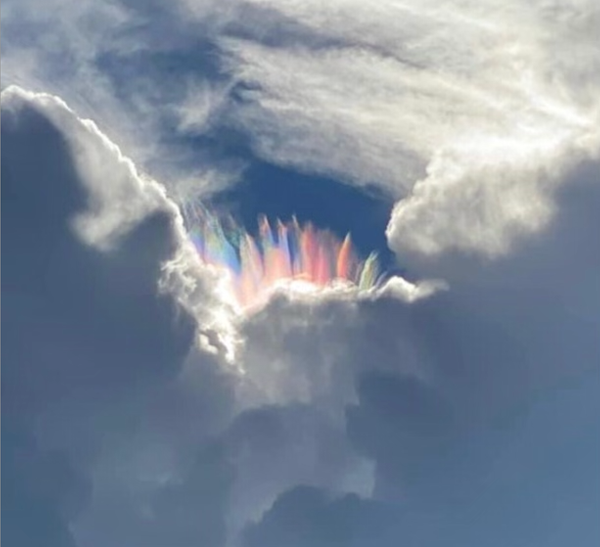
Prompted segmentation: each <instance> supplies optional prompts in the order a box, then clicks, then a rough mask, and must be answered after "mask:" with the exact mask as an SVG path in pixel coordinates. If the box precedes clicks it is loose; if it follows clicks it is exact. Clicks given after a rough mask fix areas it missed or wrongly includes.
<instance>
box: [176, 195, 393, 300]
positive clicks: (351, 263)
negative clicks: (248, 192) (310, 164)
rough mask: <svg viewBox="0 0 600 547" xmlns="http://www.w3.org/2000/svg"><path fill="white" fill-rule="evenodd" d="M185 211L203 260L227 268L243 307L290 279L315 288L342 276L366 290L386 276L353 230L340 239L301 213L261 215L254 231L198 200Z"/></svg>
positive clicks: (324, 285)
mask: <svg viewBox="0 0 600 547" xmlns="http://www.w3.org/2000/svg"><path fill="white" fill-rule="evenodd" d="M183 212H184V217H185V221H186V224H187V227H188V231H189V233H190V237H191V239H192V241H193V243H194V245H195V247H196V249H197V251H198V254H199V255H200V258H201V260H202V261H203V262H204V263H205V264H208V265H211V266H213V267H217V268H220V269H222V270H224V271H225V272H227V273H228V275H229V278H230V281H231V283H232V291H233V293H234V295H235V298H236V300H237V302H238V304H239V305H240V307H242V308H247V307H249V306H252V305H253V304H256V303H257V302H259V301H261V300H262V299H263V298H264V297H265V296H266V295H267V294H268V293H269V292H270V291H271V290H272V289H273V288H274V287H276V286H278V285H280V284H281V283H283V282H286V281H300V282H303V284H304V285H305V286H307V285H308V286H312V287H313V288H319V287H327V286H331V285H334V284H336V283H339V282H343V283H347V284H349V285H352V286H355V287H356V288H358V289H359V290H367V289H370V288H373V287H376V286H377V285H379V284H380V282H381V281H382V280H383V278H384V274H383V273H382V272H381V268H380V265H379V262H378V259H377V255H376V254H375V253H371V254H370V255H369V256H368V257H367V258H366V260H362V259H361V258H360V256H359V254H358V253H357V251H356V250H355V249H354V247H353V245H352V241H351V239H350V234H348V235H346V237H345V238H344V240H343V241H340V239H338V238H337V237H336V236H335V235H334V234H333V233H332V232H330V231H328V230H320V229H317V228H315V227H314V226H313V225H312V224H310V223H306V224H300V223H299V222H298V221H297V219H296V218H293V219H292V220H290V221H287V222H282V221H280V220H277V221H276V222H274V223H272V224H271V223H269V220H268V219H267V218H266V217H265V216H261V217H260V218H259V222H258V233H257V234H256V235H255V236H253V235H251V234H249V233H248V232H247V231H246V230H245V229H244V228H243V227H241V226H240V225H239V224H237V223H236V222H235V221H234V220H233V219H232V218H231V217H226V218H224V219H220V218H219V217H218V216H216V215H213V214H212V213H210V212H209V211H208V210H207V209H206V208H205V207H203V206H202V205H201V204H199V203H197V202H192V203H187V204H185V205H184V207H183Z"/></svg>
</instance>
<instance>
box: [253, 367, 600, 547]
mask: <svg viewBox="0 0 600 547" xmlns="http://www.w3.org/2000/svg"><path fill="white" fill-rule="evenodd" d="M386 380H387V382H386V381H384V379H383V378H377V379H375V380H373V379H371V380H369V381H368V382H369V385H368V386H367V387H364V388H363V389H362V396H361V401H360V404H359V405H358V407H357V409H355V410H353V412H350V414H349V422H350V425H351V424H352V422H353V421H355V420H356V419H357V418H355V417H353V416H355V414H356V412H362V414H363V419H364V422H363V423H364V428H363V430H362V431H361V432H360V433H362V436H360V437H359V439H360V442H361V444H362V445H363V446H365V447H369V449H370V450H372V451H373V452H374V453H376V454H377V463H378V473H379V475H380V476H379V481H380V482H386V481H390V482H391V483H392V484H398V477H397V474H398V472H399V471H401V472H402V473H403V474H404V475H403V477H402V478H403V479H404V480H403V482H402V486H403V488H397V489H395V491H394V493H395V498H396V499H395V500H392V499H388V501H385V502H382V501H373V500H364V499H360V498H358V497H357V496H353V495H352V496H344V497H335V496H332V495H330V494H328V493H327V492H325V491H323V490H320V489H317V488H308V487H298V488H294V489H291V490H289V491H287V492H286V493H284V494H282V495H281V496H280V497H279V498H278V499H277V501H276V502H275V503H274V504H273V506H272V508H271V509H270V510H269V511H268V512H267V513H266V514H265V515H264V516H263V518H262V519H261V520H260V521H259V522H258V523H255V524H252V525H250V526H249V527H248V528H247V530H246V533H245V545H247V546H248V547H255V546H258V545H260V546H263V547H268V546H271V545H273V546H275V545H283V544H285V545H293V546H297V547H309V546H310V547H314V546H328V547H329V546H345V547H350V546H352V547H359V546H361V547H362V546H367V545H368V546H373V545H376V546H382V547H383V546H388V545H389V546H391V545H399V544H400V545H415V546H416V545H428V546H431V547H434V546H442V545H444V546H457V547H458V546H459V545H463V546H464V545H486V546H498V547H500V546H502V545H515V546H523V547H525V546H529V547H536V546H540V547H541V546H543V545H552V546H557V547H558V546H560V545H565V544H569V543H571V542H575V543H576V544H578V545H585V546H588V545H589V546H591V545H595V544H596V543H597V542H598V540H599V539H600V526H599V525H598V523H597V519H596V517H595V515H596V512H597V509H598V507H599V506H600V470H599V469H598V466H597V464H596V461H597V460H598V459H599V458H600V441H599V439H600V420H599V419H598V416H599V415H600V413H599V412H598V411H599V410H600V408H599V406H598V405H599V404H598V401H599V400H600V399H599V395H600V376H599V375H598V374H597V373H594V374H591V375H590V374H588V375H585V376H584V377H582V378H578V379H577V381H573V382H571V383H569V384H567V385H565V386H563V387H561V388H559V389H557V390H554V391H550V392H546V393H544V394H542V395H540V397H539V399H538V400H537V401H535V403H533V404H531V405H530V406H528V407H526V408H523V409H521V410H520V411H519V412H513V413H511V414H508V415H505V416H503V417H501V418H499V419H498V420H497V421H495V422H494V423H493V424H489V426H488V427H486V428H480V429H479V430H478V431H473V430H471V431H470V432H468V433H466V432H464V431H463V432H461V433H460V434H459V433H456V434H455V435H453V436H446V443H445V444H438V445H437V446H433V445H432V444H431V443H425V444H424V443H423V442H421V443H419V442H417V443H415V442H414V439H410V438H408V435H412V436H413V437H423V436H427V437H430V438H431V435H432V433H433V432H434V431H435V432H436V437H437V438H438V439H439V438H440V426H441V425H442V424H446V423H447V420H446V419H444V418H442V417H441V415H440V414H438V412H437V410H434V411H432V409H433V408H436V409H440V408H441V405H440V404H439V402H435V400H436V397H435V396H434V395H433V394H432V392H431V391H430V390H429V388H423V387H417V386H415V385H412V386H411V389H410V391H406V390H404V388H405V387H408V385H409V384H411V383H412V382H410V381H408V382H406V381H404V380H401V379H396V380H394V379H393V378H387V379H386ZM389 384H391V386H390V385H389ZM375 391H377V392H379V393H377V394H375V393H374V392H375ZM415 392H416V393H421V395H415ZM392 393H393V394H395V395H401V394H404V395H408V396H407V399H408V401H404V402H390V395H391V394H392ZM373 400H375V401H379V402H377V403H375V404H376V405H377V406H378V407H379V410H380V411H383V412H374V411H373V410H372V409H369V407H372V406H374V403H373V402H372V401H373ZM386 400H387V401H388V402H387V403H386ZM417 401H418V402H417ZM363 406H365V407H366V409H362V408H361V407H363ZM400 407H402V408H403V410H404V412H403V413H402V414H400V413H396V414H394V410H396V411H398V410H400ZM404 416H408V417H404ZM396 422H398V427H394V425H393V424H395V423H396ZM408 422H411V423H412V424H413V425H414V424H416V423H418V422H420V423H422V424H427V426H426V427H425V428H423V429H421V428H416V429H415V428H413V427H412V426H408V427H407V425H406V424H407V423H408ZM403 424H404V425H403ZM434 424H435V426H434ZM354 427H356V426H354ZM444 427H445V426H444ZM411 429H412V433H410V434H407V430H411ZM442 429H443V428H442ZM355 436H356V434H355ZM407 452H409V453H412V455H413V456H414V457H413V458H412V460H413V461H412V465H408V466H407V465H405V464H406V462H407V457H406V453H407ZM394 458H395V459H396V462H395V464H392V461H393V459H394ZM423 468H427V472H426V473H420V472H419V470H423ZM386 494H387V495H388V496H389V494H390V492H389V489H388V490H387V492H386Z"/></svg>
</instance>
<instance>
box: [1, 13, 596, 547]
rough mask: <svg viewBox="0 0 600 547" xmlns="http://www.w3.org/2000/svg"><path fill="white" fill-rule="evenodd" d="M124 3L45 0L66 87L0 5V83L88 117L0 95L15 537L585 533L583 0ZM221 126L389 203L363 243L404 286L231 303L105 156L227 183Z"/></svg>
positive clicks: (588, 309)
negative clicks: (2, 50) (20, 84)
mask: <svg viewBox="0 0 600 547" xmlns="http://www.w3.org/2000/svg"><path fill="white" fill-rule="evenodd" d="M124 6H125V7H123V6H120V7H119V8H115V9H116V11H114V12H111V13H112V15H111V14H108V15H107V14H104V15H103V16H102V17H101V18H100V19H96V20H97V21H100V22H101V24H99V25H100V26H99V27H95V26H94V25H93V24H92V23H91V22H90V21H92V22H93V21H94V17H90V18H88V16H89V15H90V14H92V15H93V14H97V13H98V10H99V11H100V12H102V10H103V9H105V8H97V9H96V8H87V7H85V8H84V7H82V8H77V9H76V10H73V11H72V12H71V11H70V10H69V9H68V7H69V5H68V4H65V3H60V5H59V6H58V5H57V9H56V17H59V16H60V17H64V19H65V23H64V25H66V27H64V30H65V32H64V33H63V34H64V35H65V36H79V39H80V40H82V41H83V42H85V47H83V49H82V50H81V51H80V52H79V53H78V55H77V56H75V60H74V62H73V63H72V64H70V65H69V66H72V67H76V68H74V69H73V73H72V74H71V73H69V74H67V75H61V73H60V72H56V73H54V72H52V70H54V69H56V67H57V66H58V65H59V64H60V63H57V61H56V58H59V59H63V57H61V55H65V56H67V57H68V54H69V52H70V51H71V48H72V47H75V49H76V44H78V43H80V42H78V41H77V40H75V41H71V40H70V39H66V40H65V43H64V44H62V41H61V40H60V39H57V40H58V42H59V43H58V45H57V44H54V43H53V42H52V40H51V36H50V34H49V33H48V32H47V29H49V28H53V29H54V30H53V33H54V34H56V30H55V27H53V25H55V24H56V21H54V18H55V16H54V15H51V16H50V15H49V16H46V15H44V16H43V17H42V16H40V18H41V19H42V20H40V21H38V23H39V25H40V28H39V30H40V32H39V34H37V35H36V36H39V39H40V42H39V47H38V46H36V47H35V48H33V49H32V48H30V47H29V46H28V45H27V44H20V43H19V41H18V40H17V38H15V36H16V35H17V34H18V33H17V32H16V31H17V30H19V29H21V30H23V31H24V30H25V29H30V31H31V32H33V30H31V29H33V28H34V27H31V28H30V27H29V26H27V25H29V24H30V23H31V22H32V21H33V19H35V18H33V19H32V14H31V13H29V11H32V12H33V11H35V10H25V11H19V10H17V9H16V8H15V7H14V5H13V6H11V8H10V9H11V10H12V13H11V14H10V17H9V19H11V20H12V23H11V24H10V25H9V30H10V29H11V28H12V30H10V31H9V44H11V46H10V47H12V48H13V51H12V52H10V51H9V59H10V62H9V63H8V65H5V66H4V67H3V71H6V70H8V69H10V70H12V71H13V74H18V75H21V76H22V77H23V78H24V80H26V81H27V82H34V84H36V85H35V87H38V88H39V87H44V88H47V89H49V90H50V91H53V90H55V87H53V86H54V85H56V86H59V87H60V86H62V87H64V88H67V87H69V86H70V85H73V89H72V90H71V91H69V90H66V92H65V94H66V95H69V104H71V103H72V101H71V100H70V97H71V96H74V97H76V98H75V101H74V102H73V104H80V105H83V108H82V109H81V110H80V109H79V108H77V111H78V112H84V113H85V115H90V116H92V117H94V119H95V120H96V122H97V125H96V123H93V122H91V121H84V120H81V119H80V118H79V117H78V116H77V115H75V114H74V112H73V111H72V110H70V109H69V108H68V107H67V106H66V105H65V104H64V103H63V102H62V101H61V100H60V99H58V98H56V97H54V96H50V95H44V94H33V93H28V92H24V91H22V90H19V89H16V88H10V89H7V90H5V91H4V93H3V97H2V110H3V127H2V131H3V138H4V142H3V144H4V147H3V151H2V154H3V162H2V170H3V173H2V175H3V183H4V187H3V202H2V216H3V228H4V238H3V259H4V271H3V277H2V290H3V299H4V302H3V304H4V310H3V311H4V320H5V321H4V325H3V327H4V329H3V337H4V340H3V342H4V348H3V358H4V359H3V365H4V366H3V376H4V377H3V387H2V389H3V392H2V401H3V402H2V410H3V414H4V416H3V418H4V421H3V460H5V454H8V456H7V458H8V460H7V461H8V462H9V464H8V465H9V470H10V474H11V477H12V479H13V480H12V481H11V482H10V483H9V484H8V485H7V486H4V485H3V494H4V497H5V499H4V500H3V501H4V502H5V503H4V504H3V516H4V517H5V522H6V519H8V522H9V533H10V534H12V536H11V537H14V538H19V539H20V540H21V541H22V542H24V543H25V544H26V542H29V543H30V544H35V543H36V542H38V543H39V537H37V536H35V529H36V527H35V526H33V525H31V523H35V524H37V525H38V529H39V530H42V529H43V530H44V534H45V535H46V536H47V538H48V539H47V543H48V544H56V545H73V544H75V543H76V544H78V545H80V546H90V547H93V546H96V545H98V546H102V547H105V546H110V545H115V546H116V545H123V544H127V545H131V546H136V545H140V546H141V545H145V546H147V545H156V546H157V547H158V546H165V545H169V546H172V545H173V544H174V542H178V543H179V544H182V545H186V544H195V543H201V544H206V545H215V546H217V545H236V543H239V544H244V543H245V544H247V545H258V544H259V545H265V546H268V545H270V544H273V545H280V544H282V543H286V544H290V545H293V544H294V543H293V542H294V541H295V542H296V544H299V545H302V544H306V543H309V544H310V545H320V544H323V545H327V544H328V542H329V544H330V543H331V542H332V541H337V542H338V543H339V544H341V545H354V546H355V547H356V546H360V545H372V544H373V538H376V541H378V542H379V543H380V544H382V545H387V544H390V545H397V544H399V543H403V542H404V543H408V544H410V543H413V544H428V545H438V544H439V545H441V544H444V545H448V544H450V545H452V544H456V545H465V544H478V545H481V544H483V545H494V542H495V543H496V544H498V545H506V544H510V545H520V544H523V545H527V546H528V547H530V546H532V545H534V546H535V545H538V544H539V545H552V544H553V543H552V542H554V544H556V545H561V544H565V543H569V542H573V541H575V543H577V544H582V545H585V544H587V543H589V544H595V543H597V541H595V540H596V538H597V535H598V534H597V527H595V517H594V516H593V515H594V514H595V512H594V511H593V509H595V508H596V507H597V506H598V504H599V503H600V500H598V498H597V492H598V489H595V490H594V488H593V487H595V486H596V485H597V484H598V478H597V469H596V466H595V461H597V459H598V457H597V456H598V454H597V452H598V447H597V445H596V444H594V443H595V441H594V439H596V438H597V435H592V434H591V433H592V432H595V431H596V430H597V428H598V424H597V420H596V418H595V416H597V415H598V413H597V412H595V410H596V408H595V406H597V405H596V401H598V400H599V399H598V384H597V382H596V377H597V363H598V362H599V360H600V347H599V342H598V337H597V332H598V329H599V328H600V324H599V323H598V309H600V290H599V288H598V283H597V279H598V271H599V270H600V257H599V255H598V253H597V252H596V248H597V242H596V237H595V234H597V233H598V229H599V228H600V226H598V218H600V217H599V216H598V214H597V213H598V208H599V207H600V199H599V197H600V196H599V195H598V191H599V190H598V189H599V188H600V186H599V185H598V156H597V150H598V133H597V117H598V104H597V90H598V76H597V74H598V70H597V69H598V59H597V51H596V49H595V46H594V42H593V37H594V34H593V30H594V25H595V22H597V18H596V15H595V12H593V10H592V9H591V5H590V3H589V2H585V1H582V2H577V3H572V4H569V5H568V6H567V5H566V4H565V5H564V6H563V5H560V6H550V5H549V4H546V3H536V4H535V5H532V6H524V5H523V4H522V3H520V2H511V3H508V4H506V3H505V2H504V3H502V4H500V3H491V4H489V5H488V6H486V13H485V14H483V13H482V11H481V9H480V8H479V7H478V6H472V5H470V4H469V3H460V4H459V5H454V4H452V5H451V4H449V3H448V4H447V3H443V4H439V3H436V4H435V5H433V4H422V3H420V4H419V5H418V6H416V5H415V6H411V5H407V4H404V5H401V6H400V5H398V4H393V3H382V4H381V5H379V4H378V5H377V7H376V8H374V7H373V6H369V7H368V9H367V8H365V6H364V5H363V4H361V3H359V2H337V3H333V4H328V5H327V6H322V5H321V4H319V5H318V6H317V5H316V4H315V3H311V2H308V3H303V4H298V3H292V2H289V3H288V2H277V3H272V2H245V3H237V2H232V3H228V4H227V5H226V6H225V7H224V8H223V9H220V8H218V7H215V6H213V4H212V3H210V2H209V3H203V4H197V3H195V4H193V5H192V4H190V3H182V4H177V5H176V6H175V7H174V8H169V9H166V8H163V7H161V6H158V5H156V4H155V3H152V2H151V3H144V4H137V3H134V2H131V3H128V4H127V5H124ZM59 8H60V9H59ZM106 9H108V8H106ZM5 10H6V8H4V9H3V17H4V12H5ZM90 10H91V11H90ZM95 10H96V11H95ZM159 12H160V13H161V14H164V18H157V17H156V14H157V13H159ZM44 13H46V12H44ZM132 14H133V15H132ZM138 17H139V21H141V22H142V24H141V26H137V27H131V26H128V25H130V23H131V22H132V21H133V20H138V19H136V18H138ZM48 18H49V20H46V19H48ZM73 21H80V22H81V26H77V25H76V24H74V23H73ZM85 21H87V24H83V23H84V22H85ZM255 21H260V26H257V25H256V24H255V23H253V22H255ZM209 23H215V24H214V26H213V28H212V30H209V29H208V27H209ZM97 24H98V23H97ZM23 25H25V26H23ZM90 25H91V27H90ZM67 27H68V28H67ZM61 28H63V27H61ZM3 30H4V29H3ZM109 30H110V32H108V31H109ZM200 30H202V31H204V30H206V34H205V35H203V36H204V38H205V39H204V38H203V39H201V40H199V41H198V40H197V35H198V33H199V32H200ZM119 32H121V34H119ZM11 33H12V34H11ZM86 33H87V34H89V36H90V39H89V41H87V39H85V36H86ZM59 34H60V33H59ZM24 35H26V33H24ZM11 36H12V37H11ZM101 36H108V37H109V38H111V39H108V38H106V39H105V38H100V37H101ZM17 37H18V36H17ZM4 40H6V38H4ZM47 40H50V42H47ZM36 43H38V42H36ZM53 44H54V45H53ZM61 44H62V45H61ZM3 45H4V42H3ZM74 45H75V46H74ZM42 46H43V47H42ZM42 50H43V51H45V52H46V53H43V52H42ZM198 51H199V52H200V53H201V55H200V57H201V59H200V60H199V61H198V62H197V63H196V64H194V62H193V58H194V55H195V52H198ZM205 54H206V55H205ZM40 55H41V57H40ZM46 55H50V57H52V55H54V56H55V57H54V58H53V59H54V61H53V62H52V58H48V57H47V56H46ZM21 61H22V62H23V66H24V67H25V70H24V71H23V72H20V70H19V63H20V62H21ZM45 61H49V62H48V64H47V65H46V64H45ZM178 63H179V64H178ZM211 63H212V64H211ZM63 64H64V63H63ZM44 66H47V67H48V70H46V71H44V70H42V69H43V68H44ZM7 67H8V68H7ZM85 67H88V68H90V67H92V68H93V71H92V72H93V73H91V72H86V70H83V69H84V68H85ZM168 67H175V69H173V70H174V76H173V78H172V79H171V80H169V78H166V77H165V74H167V73H168V71H169V68H168ZM90 70H91V68H90ZM81 71H82V72H81ZM198 72H202V74H203V76H202V77H198V80H196V77H197V74H196V73H198ZM86 75H89V76H90V77H89V79H87V77H86ZM188 78H189V79H188ZM5 81H6V80H5ZM36 82H37V83H36ZM91 83H94V84H99V85H98V88H97V90H96V91H93V90H92V91H93V92H92V91H90V93H89V94H88V93H87V92H86V89H87V88H86V85H89V86H90V87H94V86H93V85H91ZM84 84H85V85H84ZM119 89H121V90H125V91H124V95H127V97H119V96H118V95H117V91H118V90H119ZM195 90H201V91H202V94H201V96H202V97H203V99H202V100H201V101H199V103H200V104H199V105H198V107H197V108H196V105H195V104H194V97H195ZM77 97H78V98H77ZM85 97H87V98H88V99H89V104H88V105H87V106H86V105H85V104H84V103H85V101H84V100H83V98H85ZM78 101H79V102H78ZM129 107H131V109H129ZM95 109H97V110H95ZM154 109H155V110H156V113H155V112H154ZM96 113H97V116H96V115H93V114H96ZM113 122H114V126H113V125H112V124H113ZM121 124H122V125H121ZM108 126H110V127H111V129H110V130H109V133H110V134H111V135H112V136H113V137H114V135H119V138H118V139H115V140H118V142H119V143H120V145H123V150H125V151H127V152H128V154H125V153H122V152H121V148H120V147H117V146H116V145H115V144H113V143H112V142H111V140H109V139H108V138H107V137H106V136H105V135H106V127H108ZM121 127H124V128H125V129H121ZM112 128H114V129H112ZM113 131H114V132H113ZM128 131H130V133H127V132H128ZM231 132H233V133H231ZM240 133H241V134H242V136H244V138H246V139H247V142H248V143H249V144H250V145H251V146H252V148H253V150H254V151H255V153H256V154H258V155H260V156H262V157H263V158H266V159H267V160H268V161H271V162H275V163H281V164H284V165H288V166H291V167H293V168H297V169H301V170H303V171H310V172H318V173H328V174H333V175H335V176H337V177H339V178H340V179H341V180H343V181H344V182H346V183H348V182H350V183H352V184H355V185H357V186H359V187H362V188H364V187H365V186H369V185H371V184H373V185H376V186H379V187H380V188H383V189H384V190H385V191H386V192H387V193H388V194H390V195H392V196H393V198H394V199H397V200H398V204H397V205H396V208H395V210H394V213H393V215H392V218H391V220H390V224H389V227H388V238H389V244H390V246H391V247H392V248H393V250H394V251H395V252H396V253H397V255H398V258H399V260H400V261H401V263H402V266H403V268H405V270H406V272H407V278H409V279H410V280H411V281H408V280H404V279H401V278H393V279H392V280H390V281H389V282H388V283H387V284H386V285H385V286H384V287H382V288H380V289H379V290H375V291H372V292H370V293H362V294H357V293H356V292H355V291H352V290H347V289H342V288H339V287H338V288H335V289H330V290H326V291H321V292H315V291H309V292H299V291H291V290H288V289H286V288H280V289H279V290H278V291H275V292H274V294H273V295H272V296H271V297H270V299H268V300H267V301H266V302H265V303H264V305H262V306H259V307H258V308H256V309H254V310H252V312H251V313H247V314H245V315H236V314H235V313H234V311H233V306H232V305H231V295H229V294H228V289H227V284H226V282H224V280H223V276H222V272H219V271H217V270H214V269H210V268H206V267H203V266H202V265H201V264H200V263H199V260H198V257H197V255H196V253H195V251H194V249H193V248H192V246H191V244H190V242H189V240H188V237H187V234H186V232H185V228H184V225H183V221H182V218H181V215H180V213H179V211H178V208H177V206H176V205H175V203H174V202H173V201H172V199H171V198H170V197H169V196H170V194H169V193H168V192H167V191H166V190H165V188H164V187H163V186H162V185H161V184H159V183H158V182H156V181H155V180H152V179H151V178H150V177H148V176H146V175H142V174H140V171H141V168H140V169H138V168H137V167H136V166H135V165H134V163H133V162H132V161H131V160H129V159H128V158H127V155H129V151H130V150H134V149H136V147H139V150H144V153H141V152H140V153H139V154H138V153H135V154H133V155H134V156H135V157H136V160H137V159H138V157H139V158H145V159H142V160H140V161H136V164H137V165H142V166H143V168H144V171H151V172H154V171H153V170H151V167H152V165H158V164H160V167H159V168H157V171H156V172H157V173H159V174H160V173H162V172H167V171H169V164H179V163H180V164H181V173H179V174H178V176H177V177H173V178H179V180H184V183H183V184H182V185H181V189H182V191H183V192H184V193H185V192H186V191H187V190H188V187H192V189H195V188H197V185H200V186H201V188H200V190H199V191H200V193H202V192H204V191H205V190H206V189H207V188H208V187H210V188H214V187H215V186H219V185H221V184H224V183H227V182H231V180H232V179H231V177H229V174H230V173H231V172H232V171H235V172H236V173H238V174H239V172H240V171H239V169H238V167H239V164H238V163H235V162H234V163H235V166H236V169H230V168H231V165H232V164H231V163H230V162H229V161H224V162H223V163H221V160H223V159H224V157H225V156H227V154H225V153H224V152H223V148H220V146H221V144H222V143H223V141H228V139H230V138H232V135H233V136H234V137H235V138H234V139H233V140H234V141H235V142H236V143H239V140H236V139H238V138H239V137H240ZM127 135H128V136H127ZM146 136H147V138H148V140H145V139H146ZM142 137H143V138H142ZM192 137H193V138H192ZM138 138H141V140H138ZM188 138H192V140H190V141H188V140H186V139H188ZM194 139H199V140H194ZM211 139H214V140H215V142H217V143H218V144H217V145H215V146H214V147H211V146H212V145H211V144H209V143H210V142H211ZM183 141H185V142H183ZM190 143H191V144H190ZM244 143H245V141H244ZM205 144H206V146H207V147H208V151H207V152H206V154H204V153H202V154H199V155H198V158H196V160H197V162H196V163H194V162H189V156H188V155H187V154H188V153H189V152H190V151H192V152H193V151H194V150H197V149H198V147H199V146H204V145H205ZM167 152H168V153H167ZM171 152H174V153H173V154H172V155H171ZM221 154H223V156H221ZM242 156H244V155H243V154H242ZM149 157H152V160H151V161H150V160H148V161H147V158H149ZM32 158H35V161H33V160H32ZM215 158H216V159H215ZM205 159H208V164H207V166H204V160H205ZM225 159H229V158H225ZM243 159H244V161H248V157H247V156H244V157H243ZM250 159H251V158H250ZM195 169H199V170H200V172H203V173H209V175H210V176H209V175H207V178H208V179H209V180H206V179H203V181H202V182H201V183H199V182H198V181H197V179H196V177H195V175H194V173H195V172H196V171H195ZM182 173H183V174H184V175H185V176H179V175H181V174H182ZM211 177H213V178H211ZM159 178H162V177H159ZM169 178H170V177H166V178H165V180H166V182H167V183H168V182H169V180H168V179H169ZM205 183H206V185H205ZM170 190H172V192H171V194H172V195H175V194H176V191H175V189H174V188H172V187H170ZM427 279H435V280H439V281H436V282H432V281H428V282H425V281H423V280H427ZM532 400H533V401H536V400H537V401H538V402H537V403H535V404H533V405H531V401H532ZM9 429H10V435H9V436H8V433H7V431H8V430H9ZM6 441H8V443H7V442H6ZM3 463H4V461H3ZM7 492H8V494H7ZM7 495H8V504H7V501H6V498H7ZM558 500H563V501H561V502H559V501H558ZM534 509H535V511H534ZM7 515H8V517H7ZM23 523H28V526H27V527H26V526H25V525H24V524H23ZM15 541H16V540H15Z"/></svg>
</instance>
